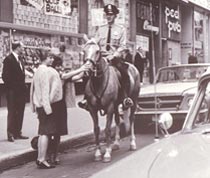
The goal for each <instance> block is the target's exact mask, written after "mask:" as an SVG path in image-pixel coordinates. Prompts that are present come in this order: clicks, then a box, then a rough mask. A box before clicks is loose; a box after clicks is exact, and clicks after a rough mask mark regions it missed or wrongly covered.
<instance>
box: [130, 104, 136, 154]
mask: <svg viewBox="0 0 210 178" xmlns="http://www.w3.org/2000/svg"><path fill="white" fill-rule="evenodd" d="M134 112H135V107H132V108H131V113H130V125H131V135H130V150H131V151H134V150H136V148H137V147H136V136H135V132H134V121H135V115H134Z"/></svg>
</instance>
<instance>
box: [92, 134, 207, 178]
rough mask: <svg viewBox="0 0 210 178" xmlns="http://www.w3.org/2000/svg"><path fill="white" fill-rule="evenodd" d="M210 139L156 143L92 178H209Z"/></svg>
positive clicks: (189, 137) (172, 139)
mask: <svg viewBox="0 0 210 178" xmlns="http://www.w3.org/2000/svg"><path fill="white" fill-rule="evenodd" d="M209 165H210V135H202V134H184V135H179V134H178V135H173V136H170V137H168V138H164V139H162V140H160V141H159V142H156V143H153V144H151V145H149V146H147V147H145V148H143V149H141V150H139V151H137V152H135V153H133V154H132V155H130V156H128V157H126V158H124V159H123V160H120V161H119V162H117V163H116V164H114V165H112V166H110V167H108V168H106V169H104V170H102V171H101V172H99V173H97V174H95V175H93V176H92V177H91V178H106V177H109V178H116V177H120V178H127V177H132V178H169V177H170V178H177V177H180V178H182V177H183V178H209V176H210V166H209Z"/></svg>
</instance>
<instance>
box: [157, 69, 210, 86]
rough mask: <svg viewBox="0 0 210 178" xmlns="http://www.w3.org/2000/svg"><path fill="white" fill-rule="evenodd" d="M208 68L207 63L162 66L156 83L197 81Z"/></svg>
mask: <svg viewBox="0 0 210 178" xmlns="http://www.w3.org/2000/svg"><path fill="white" fill-rule="evenodd" d="M207 68H208V66H207V65H202V66H199V65H196V66H194V65H193V66H191V65H189V66H188V65H184V66H173V67H166V68H162V69H160V70H159V72H158V75H157V81H156V83H162V82H164V83H166V82H167V83H168V82H169V83H170V82H189V81H197V80H198V78H199V77H200V76H201V75H202V74H203V73H204V72H205V71H206V69H207Z"/></svg>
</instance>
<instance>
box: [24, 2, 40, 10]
mask: <svg viewBox="0 0 210 178" xmlns="http://www.w3.org/2000/svg"><path fill="white" fill-rule="evenodd" d="M26 1H27V2H28V3H29V4H31V5H32V6H34V7H35V8H36V9H38V10H41V9H42V7H43V5H44V4H43V0H26Z"/></svg>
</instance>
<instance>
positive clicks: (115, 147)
mask: <svg viewBox="0 0 210 178" xmlns="http://www.w3.org/2000/svg"><path fill="white" fill-rule="evenodd" d="M117 109H118V108H116V110H115V124H116V127H115V140H114V144H113V146H112V149H113V150H119V149H120V116H119V113H118V111H117Z"/></svg>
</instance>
